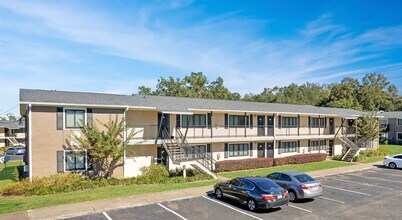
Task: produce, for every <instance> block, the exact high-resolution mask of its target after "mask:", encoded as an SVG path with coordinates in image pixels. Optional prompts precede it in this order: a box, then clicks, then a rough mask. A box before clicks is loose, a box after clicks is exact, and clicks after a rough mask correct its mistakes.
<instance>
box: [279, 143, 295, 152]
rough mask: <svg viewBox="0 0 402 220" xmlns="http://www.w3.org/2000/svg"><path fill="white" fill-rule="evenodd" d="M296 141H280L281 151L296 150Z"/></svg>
mask: <svg viewBox="0 0 402 220" xmlns="http://www.w3.org/2000/svg"><path fill="white" fill-rule="evenodd" d="M297 147H298V146H297V141H293V142H282V152H283V153H288V152H297Z"/></svg>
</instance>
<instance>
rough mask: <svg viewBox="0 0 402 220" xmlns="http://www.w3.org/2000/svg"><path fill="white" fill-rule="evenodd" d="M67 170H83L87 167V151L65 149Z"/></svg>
mask: <svg viewBox="0 0 402 220" xmlns="http://www.w3.org/2000/svg"><path fill="white" fill-rule="evenodd" d="M64 154H65V157H64V158H65V169H66V171H83V170H85V169H86V163H87V161H86V160H87V156H86V152H85V151H65V152H64Z"/></svg>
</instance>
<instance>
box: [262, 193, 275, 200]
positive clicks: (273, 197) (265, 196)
mask: <svg viewBox="0 0 402 220" xmlns="http://www.w3.org/2000/svg"><path fill="white" fill-rule="evenodd" d="M262 198H263V199H264V200H274V199H276V196H273V195H266V194H262Z"/></svg>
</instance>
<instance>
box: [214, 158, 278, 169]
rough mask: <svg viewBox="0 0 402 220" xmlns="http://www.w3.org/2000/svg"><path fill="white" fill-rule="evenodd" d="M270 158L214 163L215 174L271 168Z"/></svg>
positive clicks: (271, 161)
mask: <svg viewBox="0 0 402 220" xmlns="http://www.w3.org/2000/svg"><path fill="white" fill-rule="evenodd" d="M272 165H273V159H272V158H250V159H244V160H226V161H219V162H217V163H216V169H215V171H216V172H230V171H236V170H248V169H256V168H265V167H272Z"/></svg>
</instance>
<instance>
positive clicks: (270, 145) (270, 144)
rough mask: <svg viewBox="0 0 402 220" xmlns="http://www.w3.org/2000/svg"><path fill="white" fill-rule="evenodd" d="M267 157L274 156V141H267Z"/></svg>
mask: <svg viewBox="0 0 402 220" xmlns="http://www.w3.org/2000/svg"><path fill="white" fill-rule="evenodd" d="M267 157H268V158H274V142H268V143H267Z"/></svg>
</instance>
